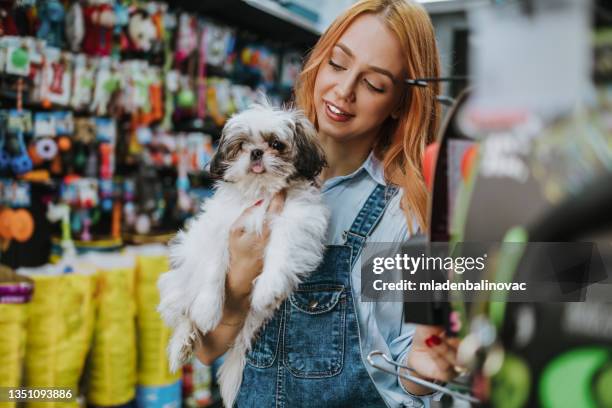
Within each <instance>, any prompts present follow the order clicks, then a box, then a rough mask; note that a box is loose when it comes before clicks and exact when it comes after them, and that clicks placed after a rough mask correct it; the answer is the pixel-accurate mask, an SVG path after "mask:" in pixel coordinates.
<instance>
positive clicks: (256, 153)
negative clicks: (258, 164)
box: [251, 149, 264, 160]
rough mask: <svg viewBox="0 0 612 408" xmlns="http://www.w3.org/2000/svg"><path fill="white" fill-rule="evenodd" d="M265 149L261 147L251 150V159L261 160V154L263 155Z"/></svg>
mask: <svg viewBox="0 0 612 408" xmlns="http://www.w3.org/2000/svg"><path fill="white" fill-rule="evenodd" d="M263 153H264V152H263V150H261V149H253V150H251V160H259V159H261V156H263Z"/></svg>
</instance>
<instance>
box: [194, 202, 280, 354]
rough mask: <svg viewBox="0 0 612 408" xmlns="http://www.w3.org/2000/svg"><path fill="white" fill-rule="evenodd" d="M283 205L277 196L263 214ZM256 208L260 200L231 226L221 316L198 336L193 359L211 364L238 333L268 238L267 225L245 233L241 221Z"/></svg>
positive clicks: (260, 268)
mask: <svg viewBox="0 0 612 408" xmlns="http://www.w3.org/2000/svg"><path fill="white" fill-rule="evenodd" d="M284 202H285V197H284V193H282V192H281V193H278V194H276V196H274V198H273V199H272V201H271V203H270V206H269V207H268V210H267V211H266V213H267V214H268V215H271V214H279V213H280V212H281V211H282V209H283V205H284ZM259 205H261V201H258V202H257V203H255V204H254V205H252V206H251V207H249V208H247V209H246V210H245V211H244V212H243V213H242V215H241V216H240V217H239V218H238V219H237V220H236V222H234V224H233V225H232V228H231V231H230V239H229V253H230V265H229V270H228V273H227V277H226V280H225V304H224V307H223V317H222V318H221V320H220V322H219V325H218V326H217V327H216V328H215V329H213V330H212V331H210V332H208V333H206V334H205V335H203V334H201V333H200V336H198V337H199V339H198V341H196V344H195V348H194V354H195V356H196V357H197V358H198V359H199V360H200V361H201V362H202V363H203V364H206V365H210V364H212V362H213V361H215V360H216V359H217V358H218V357H220V356H221V355H223V353H225V352H226V351H227V350H228V349H229V348H230V346H231V345H232V343H233V342H234V340H235V339H236V336H238V333H240V330H241V329H242V326H243V324H244V321H245V319H246V316H247V314H248V311H249V307H250V300H251V299H250V296H251V290H252V287H253V280H254V279H255V278H256V277H257V276H258V275H259V274H260V273H261V271H262V270H263V254H264V249H265V247H266V244H267V242H268V237H269V235H270V229H269V226H268V223H267V222H266V223H265V224H264V228H263V234H262V235H257V234H256V233H254V232H246V231H245V229H244V219H245V218H246V217H247V216H248V215H249V214H250V212H252V211H253V210H254V209H255V208H256V207H258V206H259Z"/></svg>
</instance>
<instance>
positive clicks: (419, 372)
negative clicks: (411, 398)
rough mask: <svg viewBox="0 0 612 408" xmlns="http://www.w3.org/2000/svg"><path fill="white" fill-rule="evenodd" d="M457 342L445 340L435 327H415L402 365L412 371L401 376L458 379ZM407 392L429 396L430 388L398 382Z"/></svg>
mask: <svg viewBox="0 0 612 408" xmlns="http://www.w3.org/2000/svg"><path fill="white" fill-rule="evenodd" d="M458 345H459V339H457V338H448V337H446V336H445V335H444V329H443V328H441V327H437V326H423V325H417V328H416V330H415V333H414V337H413V341H412V346H411V348H410V351H409V352H408V354H407V356H406V361H404V362H402V364H405V365H407V366H408V367H411V368H412V369H414V372H410V371H408V370H402V372H403V373H405V374H408V375H413V376H416V377H419V378H423V379H426V380H438V381H450V380H452V379H453V378H455V377H456V376H457V371H456V370H455V368H456V367H457V347H458ZM401 382H402V386H403V387H404V388H405V389H406V391H408V392H410V393H411V394H414V395H425V394H431V393H432V392H433V391H432V390H431V389H430V388H427V387H423V386H421V385H418V384H415V383H413V382H412V381H409V380H405V379H403V378H402V379H401Z"/></svg>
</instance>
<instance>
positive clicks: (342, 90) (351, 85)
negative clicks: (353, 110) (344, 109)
mask: <svg viewBox="0 0 612 408" xmlns="http://www.w3.org/2000/svg"><path fill="white" fill-rule="evenodd" d="M334 91H335V93H336V96H337V97H338V98H340V99H344V100H346V101H348V102H353V101H354V100H355V77H354V76H352V75H346V77H345V78H343V79H342V80H340V81H339V82H338V84H337V85H336V87H335V88H334Z"/></svg>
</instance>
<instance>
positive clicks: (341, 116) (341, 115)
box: [325, 102, 355, 122]
mask: <svg viewBox="0 0 612 408" xmlns="http://www.w3.org/2000/svg"><path fill="white" fill-rule="evenodd" d="M325 113H326V114H327V117H328V118H330V119H331V120H333V121H335V122H346V121H349V120H351V119H352V118H353V117H354V116H355V115H351V114H350V113H346V112H344V111H342V110H341V109H340V108H338V107H337V106H335V105H333V104H331V103H329V102H325Z"/></svg>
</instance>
